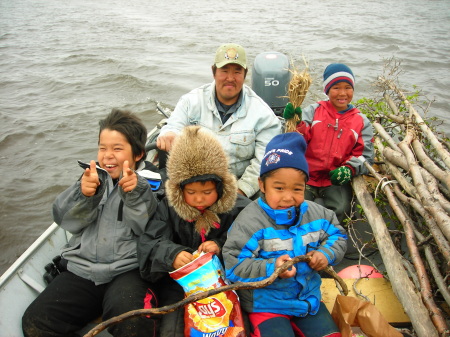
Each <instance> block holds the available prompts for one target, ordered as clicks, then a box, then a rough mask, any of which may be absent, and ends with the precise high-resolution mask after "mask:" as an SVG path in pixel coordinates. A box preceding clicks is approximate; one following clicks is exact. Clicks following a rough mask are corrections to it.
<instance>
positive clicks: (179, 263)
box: [172, 250, 195, 269]
mask: <svg viewBox="0 0 450 337" xmlns="http://www.w3.org/2000/svg"><path fill="white" fill-rule="evenodd" d="M194 260H195V257H194V255H192V254H191V253H188V252H187V251H185V250H183V251H181V252H179V253H178V254H177V256H176V257H175V260H174V261H173V263H172V267H174V268H175V269H178V268H181V267H183V266H184V265H186V264H188V263H189V262H191V261H194Z"/></svg>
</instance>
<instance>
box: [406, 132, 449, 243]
mask: <svg viewBox="0 0 450 337" xmlns="http://www.w3.org/2000/svg"><path fill="white" fill-rule="evenodd" d="M413 139H414V134H413V131H412V130H410V132H408V133H407V134H406V137H405V139H404V140H403V141H401V142H400V143H399V144H398V146H399V147H400V149H401V150H402V151H403V154H404V155H405V157H406V160H407V162H408V166H409V172H410V174H411V177H412V179H413V181H414V186H415V187H416V188H417V192H418V194H419V197H420V201H421V202H422V204H423V205H424V207H425V209H426V210H427V211H428V212H429V213H430V214H431V215H432V216H433V217H434V219H435V220H436V223H437V224H438V226H439V228H440V229H441V231H442V233H444V235H445V237H446V238H447V240H450V217H449V216H448V215H447V214H446V213H445V211H444V210H443V209H442V207H441V206H440V205H439V204H438V203H435V202H433V201H434V198H433V196H432V195H431V194H430V193H429V191H428V189H427V188H426V187H425V182H424V180H423V177H422V174H421V172H420V169H419V166H418V164H417V162H416V160H415V158H414V154H413V153H412V151H411V149H410V147H409V144H410V143H411V142H412V140H413Z"/></svg>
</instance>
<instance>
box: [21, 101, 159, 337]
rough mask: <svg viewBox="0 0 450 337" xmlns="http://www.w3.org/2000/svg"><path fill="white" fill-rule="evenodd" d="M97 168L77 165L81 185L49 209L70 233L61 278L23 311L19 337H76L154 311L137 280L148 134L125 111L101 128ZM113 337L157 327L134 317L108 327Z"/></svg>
mask: <svg viewBox="0 0 450 337" xmlns="http://www.w3.org/2000/svg"><path fill="white" fill-rule="evenodd" d="M99 124H100V132H99V140H98V153H97V163H96V162H95V161H94V160H91V161H90V163H89V164H85V163H81V162H79V164H80V166H81V167H83V168H84V173H83V175H82V176H81V178H80V179H79V180H78V181H77V182H76V183H75V184H74V185H72V186H71V187H69V188H68V189H67V190H66V191H64V192H62V193H61V194H60V195H59V196H58V197H57V198H56V201H55V203H54V204H53V218H54V220H55V222H56V223H57V224H58V225H60V226H61V227H62V228H64V229H65V230H67V231H68V232H70V233H71V234H72V237H71V239H70V241H69V243H68V245H67V247H66V248H64V249H63V251H62V254H61V256H62V261H63V262H64V264H65V265H66V266H67V270H66V271H63V272H61V274H60V275H59V276H57V277H56V278H55V279H54V280H53V281H52V282H51V283H50V284H49V285H48V286H47V288H46V289H45V290H44V291H43V292H42V293H41V294H40V295H39V296H38V297H37V298H36V300H35V301H34V302H33V303H32V304H31V305H30V306H29V307H28V309H27V310H26V312H25V314H24V316H23V319H22V328H23V332H24V336H33V337H40V336H75V332H76V331H78V330H80V329H81V328H83V327H84V326H85V325H86V323H88V322H90V321H92V320H93V319H95V318H97V317H99V316H102V318H103V319H109V318H111V317H114V316H118V315H120V314H122V313H124V312H127V311H130V310H135V309H143V308H144V307H145V308H149V307H151V306H155V305H156V298H155V296H154V294H153V291H152V289H151V288H150V285H149V284H148V283H147V282H146V281H144V280H143V279H142V278H141V277H140V274H139V270H138V262H137V253H136V245H137V238H138V236H139V235H141V234H142V233H143V232H144V230H145V226H146V224H147V222H148V220H149V219H150V217H151V216H152V215H153V213H154V212H155V210H156V206H157V200H156V198H155V197H154V195H153V193H152V190H151V186H150V185H149V183H148V182H147V179H145V178H144V177H143V176H141V175H140V174H139V172H140V171H142V170H143V169H145V168H147V169H148V167H150V165H151V164H150V163H147V162H145V161H144V160H145V158H146V153H145V143H146V138H147V130H146V128H145V126H144V125H143V124H142V122H141V121H140V119H139V118H138V117H136V116H135V115H133V114H131V113H130V112H125V111H121V110H117V109H114V110H113V111H112V112H111V113H110V114H109V115H108V116H107V117H106V118H105V119H103V120H101V121H100V123H99ZM109 332H110V333H111V334H112V335H113V336H144V335H145V336H156V321H155V320H154V319H153V318H148V317H138V318H133V319H130V320H125V321H124V322H123V323H119V324H117V325H114V326H112V327H111V328H110V329H109Z"/></svg>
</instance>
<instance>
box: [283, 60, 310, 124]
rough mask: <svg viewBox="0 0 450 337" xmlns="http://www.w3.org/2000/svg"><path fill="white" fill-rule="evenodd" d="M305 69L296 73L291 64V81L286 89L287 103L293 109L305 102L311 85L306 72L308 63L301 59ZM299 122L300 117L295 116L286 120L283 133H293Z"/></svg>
mask: <svg viewBox="0 0 450 337" xmlns="http://www.w3.org/2000/svg"><path fill="white" fill-rule="evenodd" d="M303 62H304V63H305V68H304V69H303V70H302V71H298V70H297V68H296V67H295V65H294V63H293V62H291V67H292V70H291V73H292V77H291V81H290V82H289V87H288V97H289V102H291V103H292V105H293V106H294V109H295V108H297V107H300V106H301V104H302V103H303V101H304V100H305V97H306V94H307V93H308V90H309V87H310V86H311V83H312V78H311V75H310V74H309V71H308V68H309V66H308V62H307V61H306V60H305V58H304V57H303ZM299 121H300V117H299V116H298V115H297V114H295V115H294V116H293V117H292V118H290V119H287V120H286V126H285V132H293V131H295V130H296V128H297V123H298V122H299Z"/></svg>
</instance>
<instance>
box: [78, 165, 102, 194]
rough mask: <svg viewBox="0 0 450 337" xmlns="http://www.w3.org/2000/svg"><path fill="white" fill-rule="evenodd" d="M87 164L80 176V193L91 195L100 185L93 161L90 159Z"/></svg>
mask: <svg viewBox="0 0 450 337" xmlns="http://www.w3.org/2000/svg"><path fill="white" fill-rule="evenodd" d="M89 164H90V165H89V168H87V169H86V170H85V171H84V174H83V176H82V177H81V193H83V195H84V196H86V197H92V196H93V195H94V194H95V192H96V191H97V187H98V186H99V185H100V179H99V178H98V173H97V165H96V164H95V161H94V160H91V162H90V163H89Z"/></svg>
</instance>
